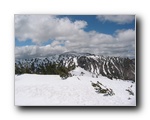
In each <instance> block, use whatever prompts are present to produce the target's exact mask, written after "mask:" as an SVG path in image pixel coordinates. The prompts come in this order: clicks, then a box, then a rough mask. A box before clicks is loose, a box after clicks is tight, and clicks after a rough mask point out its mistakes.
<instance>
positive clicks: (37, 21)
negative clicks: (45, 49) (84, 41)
mask: <svg viewBox="0 0 150 120" xmlns="http://www.w3.org/2000/svg"><path fill="white" fill-rule="evenodd" d="M86 25H87V22H86V21H82V20H79V21H74V22H72V21H70V20H69V18H67V17H65V18H57V17H56V16H50V15H15V37H16V38H17V39H18V40H19V41H26V40H27V39H31V40H32V42H34V43H37V44H41V43H44V42H46V41H47V40H49V39H50V40H57V39H59V40H64V39H66V38H68V37H72V35H73V34H76V35H78V34H80V32H81V31H82V29H83V28H85V27H86Z"/></svg>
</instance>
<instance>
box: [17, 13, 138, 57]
mask: <svg viewBox="0 0 150 120" xmlns="http://www.w3.org/2000/svg"><path fill="white" fill-rule="evenodd" d="M85 27H87V22H86V21H81V20H76V21H74V22H73V21H71V20H70V19H69V18H67V17H65V18H58V17H56V16H49V15H44V16H43V15H42V16H40V15H31V16H28V15H21V16H20V15H18V16H15V37H17V38H18V39H19V40H20V41H25V40H27V39H29V38H30V39H31V40H32V41H33V42H35V43H36V45H32V46H22V47H16V48H15V57H16V58H29V57H48V56H49V55H52V54H61V53H63V52H68V51H77V52H89V53H94V54H99V55H106V56H121V57H134V55H135V53H134V52H135V30H133V29H127V30H117V31H115V32H114V34H113V35H109V34H104V33H99V32H96V31H89V32H86V31H85V30H84V28H85ZM48 40H52V41H51V43H50V44H48V45H46V46H44V45H42V43H43V42H46V41H48Z"/></svg>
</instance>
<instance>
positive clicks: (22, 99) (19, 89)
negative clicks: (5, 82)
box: [15, 68, 136, 106]
mask: <svg viewBox="0 0 150 120" xmlns="http://www.w3.org/2000/svg"><path fill="white" fill-rule="evenodd" d="M82 70H83V69H82V68H77V69H75V70H74V71H72V72H73V73H74V74H75V76H73V77H69V78H67V79H66V80H62V79H61V78H60V77H59V76H58V75H35V74H23V75H19V76H17V75H15V105H17V106H33V105H34V106H37V105H38V106H61V105H62V106H63V105H65V106H70V105H71V106H75V105H81V106H118V105H119V106H120V105H121V106H126V105H127V106H135V105H136V100H135V98H136V97H135V95H134V96H132V95H129V93H128V91H126V90H125V89H127V88H128V87H130V86H131V85H132V86H133V87H132V88H131V89H132V91H133V92H134V94H135V83H132V82H131V81H122V80H109V79H108V78H106V77H103V76H100V77H99V78H92V77H91V76H90V73H88V72H87V71H86V72H87V73H85V75H83V76H80V74H79V73H80V71H82ZM83 71H84V70H83ZM90 81H92V82H94V83H96V82H97V81H99V82H101V83H102V84H103V85H104V86H107V87H108V88H112V89H113V91H114V92H115V95H114V96H103V94H98V93H96V92H95V89H94V88H93V86H92V85H91V82H90ZM128 98H130V100H128Z"/></svg>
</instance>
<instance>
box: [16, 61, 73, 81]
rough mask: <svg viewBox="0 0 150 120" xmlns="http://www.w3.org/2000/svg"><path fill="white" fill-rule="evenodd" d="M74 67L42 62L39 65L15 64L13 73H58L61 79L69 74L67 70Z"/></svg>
mask: <svg viewBox="0 0 150 120" xmlns="http://www.w3.org/2000/svg"><path fill="white" fill-rule="evenodd" d="M73 69H75V65H72V66H69V67H65V66H63V65H61V64H57V63H55V62H54V63H45V64H44V63H42V64H41V65H35V64H34V63H32V64H31V65H24V66H23V65H21V64H19V65H17V64H15V74H24V73H28V74H43V75H60V77H62V78H63V79H65V78H67V77H69V76H71V74H70V73H69V71H71V70H73Z"/></svg>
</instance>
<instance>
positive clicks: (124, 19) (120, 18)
mask: <svg viewBox="0 0 150 120" xmlns="http://www.w3.org/2000/svg"><path fill="white" fill-rule="evenodd" d="M97 19H98V20H100V21H103V22H105V21H110V22H115V23H117V24H128V23H131V22H132V21H133V20H134V19H135V16H134V15H98V16H97Z"/></svg>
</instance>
